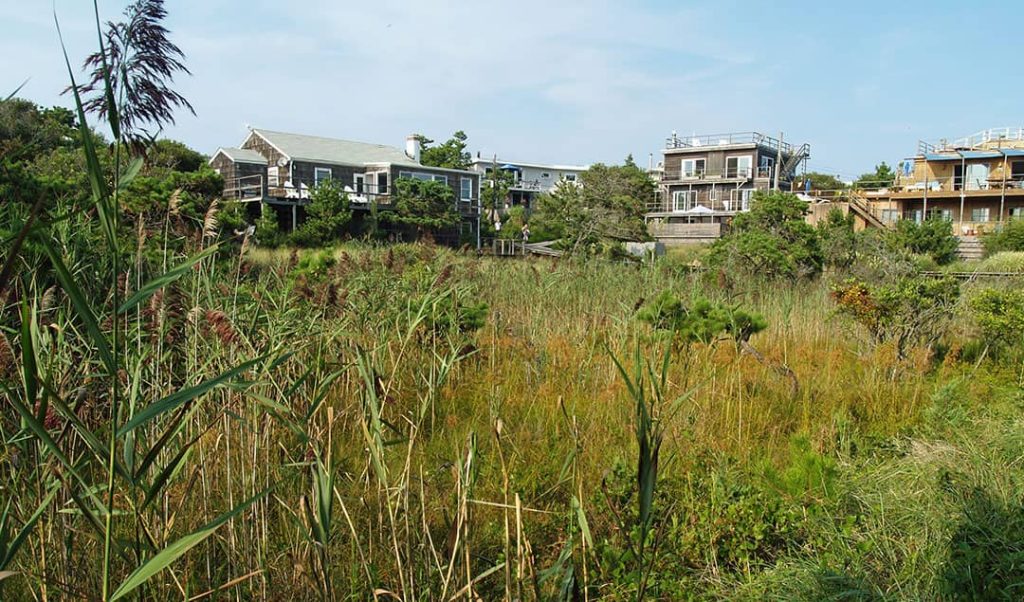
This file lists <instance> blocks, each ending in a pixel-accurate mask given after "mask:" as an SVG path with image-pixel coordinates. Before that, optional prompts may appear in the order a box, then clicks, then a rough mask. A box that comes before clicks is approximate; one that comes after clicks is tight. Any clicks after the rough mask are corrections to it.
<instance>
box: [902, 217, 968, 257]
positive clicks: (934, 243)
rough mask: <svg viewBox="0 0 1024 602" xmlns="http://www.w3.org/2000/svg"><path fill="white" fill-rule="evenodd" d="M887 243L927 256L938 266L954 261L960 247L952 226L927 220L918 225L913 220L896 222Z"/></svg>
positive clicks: (937, 220) (942, 220) (936, 220)
mask: <svg viewBox="0 0 1024 602" xmlns="http://www.w3.org/2000/svg"><path fill="white" fill-rule="evenodd" d="M889 242H890V244H892V245H893V246H895V247H897V248H900V249H905V250H907V251H910V252H911V253H916V254H920V255H928V256H930V257H931V258H932V259H934V260H935V262H936V263H938V264H939V265H946V264H948V263H952V262H953V261H956V258H957V249H958V248H959V246H960V243H959V241H958V240H957V238H956V236H954V235H953V224H952V223H950V222H948V221H946V220H944V219H927V220H925V221H923V222H921V223H920V224H919V223H917V222H915V221H913V220H900V221H898V222H896V229H895V230H893V231H892V232H890V234H889Z"/></svg>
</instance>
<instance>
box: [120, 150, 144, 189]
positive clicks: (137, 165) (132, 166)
mask: <svg viewBox="0 0 1024 602" xmlns="http://www.w3.org/2000/svg"><path fill="white" fill-rule="evenodd" d="M143 163H144V161H143V160H142V157H135V158H134V159H132V162H131V163H129V164H128V169H126V170H125V172H124V173H123V174H121V177H120V178H119V179H118V181H117V189H118V190H124V189H125V188H127V187H128V185H129V184H131V183H132V180H134V179H135V178H136V176H138V175H139V172H140V171H142V165H143Z"/></svg>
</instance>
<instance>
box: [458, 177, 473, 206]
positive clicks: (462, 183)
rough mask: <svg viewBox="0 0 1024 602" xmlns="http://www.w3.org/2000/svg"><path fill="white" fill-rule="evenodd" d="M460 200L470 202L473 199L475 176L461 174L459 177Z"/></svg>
mask: <svg viewBox="0 0 1024 602" xmlns="http://www.w3.org/2000/svg"><path fill="white" fill-rule="evenodd" d="M467 182H468V183H469V187H468V191H469V196H466V191H467V187H466V183H467ZM459 200H460V201H462V202H464V203H468V202H470V201H472V200H473V178H470V177H467V176H461V177H460V178H459Z"/></svg>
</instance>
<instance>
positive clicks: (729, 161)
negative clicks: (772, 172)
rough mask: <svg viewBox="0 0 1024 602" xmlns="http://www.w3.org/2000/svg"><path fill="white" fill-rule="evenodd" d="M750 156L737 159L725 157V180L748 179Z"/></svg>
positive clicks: (741, 156)
mask: <svg viewBox="0 0 1024 602" xmlns="http://www.w3.org/2000/svg"><path fill="white" fill-rule="evenodd" d="M750 165H751V158H750V155H740V156H738V157H727V158H726V159H725V177H727V178H749V177H750Z"/></svg>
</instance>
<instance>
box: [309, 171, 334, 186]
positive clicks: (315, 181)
mask: <svg viewBox="0 0 1024 602" xmlns="http://www.w3.org/2000/svg"><path fill="white" fill-rule="evenodd" d="M325 171H326V172H327V177H326V178H321V177H320V174H321V173H323V172H325ZM333 177H334V172H333V171H332V170H331V168H330V167H314V168H313V185H314V186H319V185H320V182H321V181H322V180H330V179H331V178H333Z"/></svg>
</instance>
